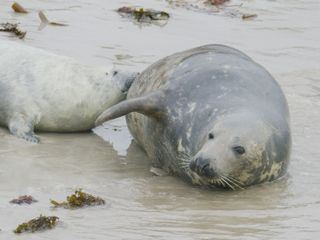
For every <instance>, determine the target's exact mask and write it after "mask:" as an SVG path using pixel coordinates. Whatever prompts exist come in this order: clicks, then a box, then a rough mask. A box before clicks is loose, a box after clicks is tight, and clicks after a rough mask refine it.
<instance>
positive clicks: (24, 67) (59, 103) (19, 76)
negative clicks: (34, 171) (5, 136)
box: [0, 41, 135, 142]
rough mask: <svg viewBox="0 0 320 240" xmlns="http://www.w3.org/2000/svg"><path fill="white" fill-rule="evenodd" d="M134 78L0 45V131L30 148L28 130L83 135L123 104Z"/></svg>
mask: <svg viewBox="0 0 320 240" xmlns="http://www.w3.org/2000/svg"><path fill="white" fill-rule="evenodd" d="M134 77H135V74H131V73H130V74H129V73H122V72H120V71H118V70H116V69H113V67H112V66H107V67H97V66H88V65H84V64H81V63H78V62H77V61H75V60H73V59H72V58H68V57H64V56H58V55H55V54H52V53H49V52H46V51H44V50H41V49H37V48H33V47H27V46H24V45H22V44H17V43H13V42H7V41H1V42H0V125H1V126H4V127H8V128H9V130H10V132H11V133H12V134H14V135H15V136H18V137H20V138H23V139H25V140H27V141H30V142H39V138H38V137H37V136H36V135H35V134H34V130H36V131H47V132H76V131H86V130H89V129H91V128H92V127H94V122H95V120H96V118H97V116H99V114H101V113H102V112H103V110H105V109H106V108H108V107H110V106H111V105H113V104H116V103H118V102H119V101H121V100H123V99H124V98H125V96H126V92H127V90H128V89H129V87H130V85H131V83H132V81H133V80H134Z"/></svg>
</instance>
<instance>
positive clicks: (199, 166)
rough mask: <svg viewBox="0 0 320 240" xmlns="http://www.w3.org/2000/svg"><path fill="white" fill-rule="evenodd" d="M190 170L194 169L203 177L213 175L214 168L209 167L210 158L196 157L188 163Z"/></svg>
mask: <svg viewBox="0 0 320 240" xmlns="http://www.w3.org/2000/svg"><path fill="white" fill-rule="evenodd" d="M189 167H190V169H191V170H192V171H195V172H196V173H197V174H198V175H201V176H205V177H213V176H215V172H214V170H213V169H212V168H211V167H210V160H209V159H204V158H201V157H199V158H196V159H195V160H194V161H192V162H191V163H190V165H189Z"/></svg>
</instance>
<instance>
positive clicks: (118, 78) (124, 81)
mask: <svg viewBox="0 0 320 240" xmlns="http://www.w3.org/2000/svg"><path fill="white" fill-rule="evenodd" d="M109 74H110V77H112V79H113V81H114V82H116V83H117V85H118V86H119V88H120V90H121V92H122V93H124V94H126V93H127V92H128V90H129V88H130V87H131V85H132V83H133V82H134V80H135V79H136V77H137V76H138V75H139V73H137V72H128V71H120V70H117V69H112V71H110V72H109V73H107V75H109Z"/></svg>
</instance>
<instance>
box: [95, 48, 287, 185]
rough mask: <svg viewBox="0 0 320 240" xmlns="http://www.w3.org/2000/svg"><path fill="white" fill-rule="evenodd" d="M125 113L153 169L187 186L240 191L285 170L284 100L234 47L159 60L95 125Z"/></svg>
mask: <svg viewBox="0 0 320 240" xmlns="http://www.w3.org/2000/svg"><path fill="white" fill-rule="evenodd" d="M128 113H130V114H129V115H127V117H126V119H127V124H128V128H129V130H130V132H131V134H132V135H133V137H134V139H135V140H136V141H137V142H138V143H139V144H140V145H141V146H142V147H143V149H144V150H145V151H146V153H147V155H148V156H149V157H150V158H151V159H152V160H153V164H154V165H155V166H156V167H160V168H162V169H164V170H166V171H167V172H169V173H172V174H177V175H179V176H181V177H182V178H184V179H186V180H188V181H189V182H192V183H194V184H197V185H202V186H207V187H217V188H225V189H237V188H245V187H248V186H251V185H254V184H259V183H263V182H267V181H272V180H274V179H277V178H279V177H281V176H283V175H284V174H285V172H286V170H287V167H288V163H289V156H290V149H291V134H290V125H289V110H288V105H287V101H286V99H285V96H284V94H283V92H282V90H281V89H280V86H279V85H278V83H277V82H276V81H275V80H274V78H273V77H272V76H271V75H270V74H269V73H268V72H267V71H266V70H265V69H264V68H263V67H262V66H260V65H259V64H257V63H255V62H254V61H253V60H252V59H251V58H249V57H248V56H247V55H245V54H244V53H242V52H240V51H238V50H236V49H234V48H231V47H228V46H224V45H206V46H202V47H197V48H194V49H191V50H187V51H184V52H180V53H176V54H173V55H171V56H168V57H166V58H164V59H161V60H159V61H158V62H156V63H154V64H153V65H151V66H150V67H149V68H147V69H146V70H145V71H143V72H142V74H141V75H140V76H139V77H138V78H137V79H136V81H135V82H134V83H133V85H132V87H131V88H130V90H129V92H128V97H127V100H126V101H123V102H122V103H119V104H117V105H115V106H113V107H111V108H109V109H107V110H106V111H105V112H104V113H103V114H102V115H101V116H100V117H99V118H98V119H97V121H96V125H98V124H101V123H102V122H104V121H107V120H110V119H113V118H117V117H119V116H122V115H125V114H128Z"/></svg>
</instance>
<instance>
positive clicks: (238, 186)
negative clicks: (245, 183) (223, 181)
mask: <svg viewBox="0 0 320 240" xmlns="http://www.w3.org/2000/svg"><path fill="white" fill-rule="evenodd" d="M227 179H228V181H229V182H230V183H232V184H233V185H234V186H236V187H237V188H239V189H242V190H243V189H244V188H243V187H241V186H240V185H238V184H237V183H235V182H234V181H233V180H232V179H230V178H228V177H227Z"/></svg>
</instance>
